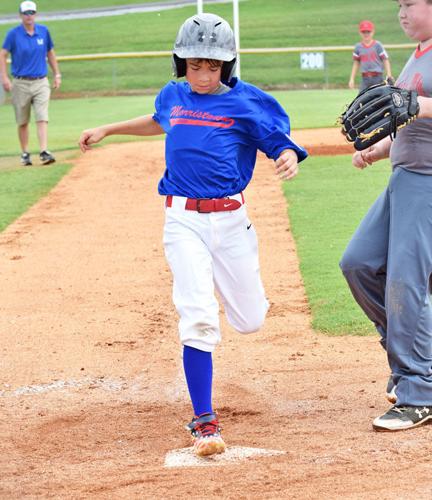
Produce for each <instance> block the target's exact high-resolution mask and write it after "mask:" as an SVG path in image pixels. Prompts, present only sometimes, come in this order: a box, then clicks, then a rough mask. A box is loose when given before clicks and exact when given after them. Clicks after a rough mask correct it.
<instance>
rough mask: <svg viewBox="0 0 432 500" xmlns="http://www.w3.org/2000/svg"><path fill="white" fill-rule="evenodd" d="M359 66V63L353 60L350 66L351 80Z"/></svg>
mask: <svg viewBox="0 0 432 500" xmlns="http://www.w3.org/2000/svg"><path fill="white" fill-rule="evenodd" d="M359 66H360V63H359V62H358V61H354V63H353V66H352V70H351V76H350V79H351V80H354V79H355V77H356V75H357V71H358V68H359Z"/></svg>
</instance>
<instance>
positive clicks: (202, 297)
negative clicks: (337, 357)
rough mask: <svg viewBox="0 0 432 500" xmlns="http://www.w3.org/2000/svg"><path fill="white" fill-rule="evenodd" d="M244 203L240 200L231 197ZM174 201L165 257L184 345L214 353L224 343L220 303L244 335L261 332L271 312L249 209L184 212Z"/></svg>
mask: <svg viewBox="0 0 432 500" xmlns="http://www.w3.org/2000/svg"><path fill="white" fill-rule="evenodd" d="M231 198H233V199H238V200H239V201H241V200H242V198H241V195H235V196H231ZM185 203H186V198H183V197H180V196H174V197H173V199H172V204H171V207H166V210H165V216H166V217H165V226H164V238H163V239H164V247H165V255H166V258H167V260H168V263H169V266H170V268H171V271H172V274H173V282H174V283H173V301H174V305H175V307H176V309H177V312H178V314H179V316H180V321H179V334H180V341H181V343H182V344H183V345H187V346H189V347H194V348H196V349H200V350H202V351H207V352H212V351H213V350H214V348H215V347H216V345H217V344H218V343H219V342H220V340H221V334H220V328H219V303H218V301H217V299H216V297H215V291H217V292H218V293H219V295H220V297H221V299H222V302H223V304H224V308H225V314H226V317H227V319H228V322H229V323H230V324H231V325H232V326H233V327H234V328H235V329H236V330H237V331H239V332H240V333H252V332H255V331H257V330H259V328H260V327H261V326H262V324H263V323H264V319H265V316H266V313H267V310H268V307H269V304H268V301H267V299H266V297H265V294H264V288H263V285H262V282H261V277H260V271H259V261H258V244H257V237H256V233H255V229H254V228H253V226H252V224H251V222H250V221H249V219H248V217H247V213H246V207H245V205H242V206H241V207H240V208H239V209H237V210H234V211H232V212H212V213H198V212H195V211H192V210H185Z"/></svg>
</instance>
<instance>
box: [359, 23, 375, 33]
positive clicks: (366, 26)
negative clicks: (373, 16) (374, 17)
mask: <svg viewBox="0 0 432 500" xmlns="http://www.w3.org/2000/svg"><path fill="white" fill-rule="evenodd" d="M374 30H375V26H374V23H373V22H372V21H362V22H361V23H360V24H359V31H374Z"/></svg>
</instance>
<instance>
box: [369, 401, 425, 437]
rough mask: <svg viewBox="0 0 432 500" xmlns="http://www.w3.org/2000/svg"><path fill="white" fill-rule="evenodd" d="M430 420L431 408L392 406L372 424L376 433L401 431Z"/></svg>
mask: <svg viewBox="0 0 432 500" xmlns="http://www.w3.org/2000/svg"><path fill="white" fill-rule="evenodd" d="M429 420H432V406H393V407H392V408H390V410H389V411H388V412H387V413H384V415H381V416H380V417H377V418H376V419H375V420H374V421H373V424H372V427H373V428H374V429H375V430H376V431H403V430H405V429H412V428H413V427H417V426H418V425H422V424H424V423H426V422H428V421H429Z"/></svg>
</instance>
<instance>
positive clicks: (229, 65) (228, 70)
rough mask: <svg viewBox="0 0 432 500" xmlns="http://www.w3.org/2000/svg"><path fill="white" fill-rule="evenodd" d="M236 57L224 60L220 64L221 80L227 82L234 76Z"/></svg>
mask: <svg viewBox="0 0 432 500" xmlns="http://www.w3.org/2000/svg"><path fill="white" fill-rule="evenodd" d="M236 62H237V59H236V58H234V59H233V60H232V61H228V62H224V63H223V64H222V72H221V81H222V82H229V81H230V80H231V78H232V77H233V76H234V70H235V66H236Z"/></svg>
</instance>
